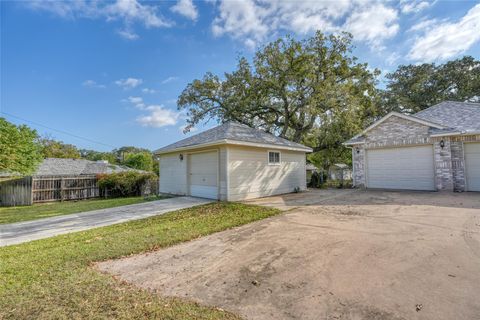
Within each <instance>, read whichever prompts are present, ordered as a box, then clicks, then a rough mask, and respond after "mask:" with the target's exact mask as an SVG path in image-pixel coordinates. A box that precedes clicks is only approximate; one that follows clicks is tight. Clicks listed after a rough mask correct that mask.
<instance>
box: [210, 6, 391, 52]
mask: <svg viewBox="0 0 480 320" xmlns="http://www.w3.org/2000/svg"><path fill="white" fill-rule="evenodd" d="M217 9H218V15H217V17H216V18H215V19H214V21H213V23H212V32H213V34H214V36H217V37H220V36H223V35H229V36H231V37H232V38H234V39H237V40H240V41H242V42H243V43H244V44H245V45H246V46H247V47H248V48H254V47H256V46H257V45H258V44H260V43H262V42H264V41H266V40H269V39H270V38H272V37H274V36H276V35H277V33H278V31H280V30H282V31H287V32H294V33H297V34H300V35H303V34H307V33H310V32H314V31H316V30H322V31H323V32H338V31H341V30H345V29H346V30H347V31H350V32H352V33H353V34H354V36H355V40H360V41H366V42H367V43H369V44H371V45H373V46H374V47H379V46H380V44H381V43H382V42H383V41H384V40H386V39H389V38H391V37H393V36H395V35H396V34H397V32H398V29H399V25H398V22H397V20H398V14H397V10H395V9H394V8H392V7H390V6H389V3H388V2H387V3H384V2H378V1H376V2H369V1H362V0H338V1H270V0H265V1H261V0H244V1H232V0H223V1H221V2H220V3H219V5H218V6H217Z"/></svg>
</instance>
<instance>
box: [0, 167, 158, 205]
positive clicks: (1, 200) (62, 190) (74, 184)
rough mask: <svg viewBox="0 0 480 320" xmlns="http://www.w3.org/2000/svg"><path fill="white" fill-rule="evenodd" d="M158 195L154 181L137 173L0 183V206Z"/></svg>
mask: <svg viewBox="0 0 480 320" xmlns="http://www.w3.org/2000/svg"><path fill="white" fill-rule="evenodd" d="M157 193H158V178H157V177H156V176H155V175H154V174H150V173H139V172H134V171H133V172H124V173H114V174H110V175H98V176H41V177H40V176H36V177H24V178H20V179H13V180H7V181H1V182H0V206H20V205H32V204H33V203H39V202H51V201H68V200H83V199H90V198H97V197H101V196H104V197H122V196H136V195H138V196H139V195H151V194H157Z"/></svg>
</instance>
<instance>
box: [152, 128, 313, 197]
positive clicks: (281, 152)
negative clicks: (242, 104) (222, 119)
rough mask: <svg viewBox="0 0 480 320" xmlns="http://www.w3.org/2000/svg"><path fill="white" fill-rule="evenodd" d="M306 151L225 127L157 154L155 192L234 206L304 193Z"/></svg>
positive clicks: (270, 137) (262, 135)
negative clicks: (157, 189)
mask: <svg viewBox="0 0 480 320" xmlns="http://www.w3.org/2000/svg"><path fill="white" fill-rule="evenodd" d="M306 152H311V149H310V148H308V147H306V146H304V145H301V144H298V143H294V142H291V141H288V140H285V139H282V138H279V137H276V136H274V135H271V134H269V133H266V132H265V131H262V130H258V129H253V128H250V127H248V126H246V125H243V124H240V123H236V122H226V123H224V124H222V125H220V126H218V127H215V128H212V129H209V130H207V131H204V132H202V133H199V134H197V135H194V136H191V137H189V138H186V139H183V140H181V141H178V142H176V143H173V144H171V145H168V146H166V147H163V148H161V149H159V150H157V151H155V154H157V155H158V156H159V158H160V160H159V161H160V182H159V183H160V192H163V193H171V194H177V195H190V196H194V197H201V198H209V199H219V200H229V201H238V200H244V199H251V198H258V197H265V196H269V195H275V194H282V193H289V192H293V191H295V190H297V189H298V190H305V189H306V170H305V162H306V156H305V153H306Z"/></svg>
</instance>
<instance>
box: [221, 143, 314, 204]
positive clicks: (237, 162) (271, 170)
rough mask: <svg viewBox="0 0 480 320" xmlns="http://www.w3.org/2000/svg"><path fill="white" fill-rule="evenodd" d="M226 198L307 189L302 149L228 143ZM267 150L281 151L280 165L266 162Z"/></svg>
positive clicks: (264, 195) (238, 198) (233, 199)
mask: <svg viewBox="0 0 480 320" xmlns="http://www.w3.org/2000/svg"><path fill="white" fill-rule="evenodd" d="M227 148H228V151H227V154H228V170H229V179H228V184H229V190H228V191H229V192H228V200H229V201H238V200H244V199H251V198H258V197H266V196H269V195H274V194H282V193H289V192H293V190H294V188H295V187H300V188H301V189H302V190H304V189H306V177H305V175H306V171H305V153H304V152H292V151H285V150H275V149H274V148H272V149H264V148H253V147H240V146H228V147H227ZM268 150H271V151H279V152H280V165H269V164H268Z"/></svg>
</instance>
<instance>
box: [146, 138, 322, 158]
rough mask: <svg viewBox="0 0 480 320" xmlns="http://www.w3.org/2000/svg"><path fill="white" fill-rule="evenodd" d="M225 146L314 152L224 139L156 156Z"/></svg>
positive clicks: (158, 153) (156, 152)
mask: <svg viewBox="0 0 480 320" xmlns="http://www.w3.org/2000/svg"><path fill="white" fill-rule="evenodd" d="M224 144H229V145H239V146H250V147H257V148H270V149H272V148H273V149H281V150H289V151H300V152H312V151H313V149H312V148H309V147H305V148H299V147H289V146H282V145H278V144H267V143H256V142H245V141H237V140H230V139H222V140H217V141H212V142H209V143H202V144H196V145H192V146H186V147H182V148H176V149H171V150H165V151H155V154H157V155H160V154H167V153H174V152H180V151H187V150H192V149H198V148H205V147H211V146H218V145H224Z"/></svg>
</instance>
